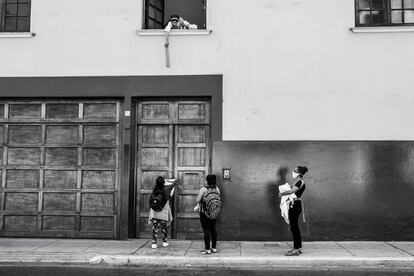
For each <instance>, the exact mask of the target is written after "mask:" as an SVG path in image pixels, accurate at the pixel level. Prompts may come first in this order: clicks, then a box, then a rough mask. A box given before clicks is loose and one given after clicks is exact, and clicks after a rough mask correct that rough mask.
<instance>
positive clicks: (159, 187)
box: [152, 176, 165, 194]
mask: <svg viewBox="0 0 414 276" xmlns="http://www.w3.org/2000/svg"><path fill="white" fill-rule="evenodd" d="M164 183H165V179H164V177H162V176H158V177H157V180H155V186H154V189H153V190H152V193H153V194H161V193H164Z"/></svg>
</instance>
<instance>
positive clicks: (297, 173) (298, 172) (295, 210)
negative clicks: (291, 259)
mask: <svg viewBox="0 0 414 276" xmlns="http://www.w3.org/2000/svg"><path fill="white" fill-rule="evenodd" d="M307 171H308V168H307V167H305V166H297V167H296V168H295V169H294V170H293V171H292V178H293V179H298V181H297V182H295V183H294V184H293V185H291V189H290V190H289V191H286V192H282V193H279V197H282V196H285V195H290V194H295V195H296V198H295V199H294V200H293V201H292V202H291V205H290V208H289V221H290V231H291V232H292V237H293V249H292V250H289V251H288V252H287V253H286V254H285V255H286V256H298V255H300V254H302V237H301V235H300V229H299V216H300V213H301V212H302V201H301V198H300V197H301V196H302V194H303V192H304V191H305V188H306V185H305V182H304V180H303V176H304V175H305V174H306V173H307Z"/></svg>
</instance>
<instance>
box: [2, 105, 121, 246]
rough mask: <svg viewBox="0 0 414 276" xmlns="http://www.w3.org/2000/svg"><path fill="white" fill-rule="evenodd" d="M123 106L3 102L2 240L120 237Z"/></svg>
mask: <svg viewBox="0 0 414 276" xmlns="http://www.w3.org/2000/svg"><path fill="white" fill-rule="evenodd" d="M118 145H119V102H116V101H38V102H36V101H0V183H1V186H0V195H1V198H0V235H1V236H27V237H34V236H39V237H111V238H112V237H116V235H117V224H118V222H117V221H118V190H119V189H118V187H119V185H118V183H119V181H118V178H119V177H118V163H119V162H118V159H119V150H118V148H119V146H118Z"/></svg>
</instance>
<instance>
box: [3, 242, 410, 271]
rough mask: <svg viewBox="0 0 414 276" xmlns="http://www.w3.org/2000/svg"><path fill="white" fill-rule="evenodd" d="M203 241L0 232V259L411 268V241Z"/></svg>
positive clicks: (179, 264) (329, 267) (135, 264)
mask: <svg viewBox="0 0 414 276" xmlns="http://www.w3.org/2000/svg"><path fill="white" fill-rule="evenodd" d="M202 246H203V243H202V241H191V240H171V241H170V246H169V247H166V248H163V247H159V248H158V249H151V248H150V241H149V240H128V241H114V240H86V239H76V240H75V239H11V238H0V264H17V263H19V264H33V263H36V264H39V263H51V264H80V265H112V266H118V265H122V266H126V265H128V266H142V267H145V266H157V267H160V266H167V267H227V268H229V267H230V268H231V267H238V268H243V267H245V268H252V267H253V268H316V267H317V268H320V269H323V268H325V269H342V270H347V269H383V270H399V271H401V270H403V271H406V270H407V271H413V272H414V242H305V243H304V244H303V248H304V250H303V254H302V255H300V256H295V257H286V256H284V253H285V252H286V251H287V250H289V249H290V246H291V243H289V242H245V241H241V242H240V241H226V242H219V243H218V253H216V254H211V255H201V254H200V252H199V251H200V249H202Z"/></svg>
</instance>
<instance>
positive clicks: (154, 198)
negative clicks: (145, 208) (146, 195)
mask: <svg viewBox="0 0 414 276" xmlns="http://www.w3.org/2000/svg"><path fill="white" fill-rule="evenodd" d="M148 203H149V206H150V208H151V209H152V210H154V211H155V212H159V211H161V210H162V209H163V208H164V206H165V203H167V202H166V200H165V194H164V193H151V195H150V199H149V201H148Z"/></svg>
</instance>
